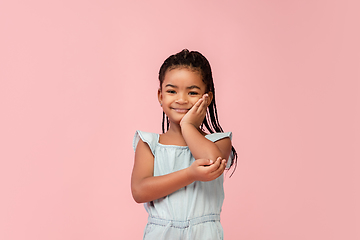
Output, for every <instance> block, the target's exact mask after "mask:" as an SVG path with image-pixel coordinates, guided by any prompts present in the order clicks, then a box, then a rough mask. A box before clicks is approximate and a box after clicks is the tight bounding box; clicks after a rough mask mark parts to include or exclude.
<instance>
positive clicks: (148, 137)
mask: <svg viewBox="0 0 360 240" xmlns="http://www.w3.org/2000/svg"><path fill="white" fill-rule="evenodd" d="M140 140H141V142H144V143H145V144H147V145H148V146H149V148H150V150H151V152H152V153H153V154H154V153H155V146H156V144H157V143H158V141H159V134H157V133H151V132H144V131H140V130H136V132H135V134H134V138H133V149H134V151H136V148H137V146H138V144H139V141H140Z"/></svg>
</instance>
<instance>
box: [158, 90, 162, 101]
mask: <svg viewBox="0 0 360 240" xmlns="http://www.w3.org/2000/svg"><path fill="white" fill-rule="evenodd" d="M158 101H159V103H160V105H162V92H161V89H160V88H159V89H158Z"/></svg>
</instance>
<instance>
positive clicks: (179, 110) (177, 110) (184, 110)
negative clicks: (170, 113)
mask: <svg viewBox="0 0 360 240" xmlns="http://www.w3.org/2000/svg"><path fill="white" fill-rule="evenodd" d="M174 110H175V111H176V112H180V113H184V112H187V111H188V109H179V108H174Z"/></svg>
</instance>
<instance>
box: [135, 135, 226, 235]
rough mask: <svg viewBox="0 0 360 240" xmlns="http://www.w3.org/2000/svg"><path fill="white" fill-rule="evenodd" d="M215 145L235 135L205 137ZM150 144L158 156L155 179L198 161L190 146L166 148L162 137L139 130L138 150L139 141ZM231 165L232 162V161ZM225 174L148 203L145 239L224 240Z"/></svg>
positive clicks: (136, 136) (170, 146)
mask: <svg viewBox="0 0 360 240" xmlns="http://www.w3.org/2000/svg"><path fill="white" fill-rule="evenodd" d="M205 137H206V138H207V139H209V140H211V141H212V142H216V141H218V140H220V139H222V138H226V137H229V138H230V139H231V137H232V134H231V132H227V133H213V134H209V135H206V136H205ZM140 138H141V140H142V141H143V142H145V143H147V144H148V145H149V147H150V149H151V152H152V154H153V155H154V176H160V175H165V174H168V173H171V172H175V171H178V170H181V169H184V168H187V167H189V166H190V165H191V164H192V163H193V161H194V160H195V159H194V157H193V156H192V154H191V152H190V149H189V147H188V146H175V145H163V144H161V143H159V134H155V133H148V132H142V131H136V133H135V136H134V141H133V148H134V151H135V149H136V146H137V144H138V142H139V140H140ZM228 163H230V161H228ZM223 181H224V178H223V175H221V176H220V177H218V178H217V179H215V180H213V181H210V182H200V181H196V182H193V183H191V184H190V185H188V186H185V187H183V188H181V189H179V190H177V191H176V192H174V193H172V194H169V195H168V196H166V197H163V198H160V199H157V200H154V201H151V202H147V203H145V204H144V205H145V209H146V211H147V212H148V214H149V218H148V223H147V225H146V228H145V230H144V238H143V239H145V240H182V239H187V240H219V239H223V238H224V237H223V228H222V226H221V224H220V212H221V207H222V204H223V201H224V188H223Z"/></svg>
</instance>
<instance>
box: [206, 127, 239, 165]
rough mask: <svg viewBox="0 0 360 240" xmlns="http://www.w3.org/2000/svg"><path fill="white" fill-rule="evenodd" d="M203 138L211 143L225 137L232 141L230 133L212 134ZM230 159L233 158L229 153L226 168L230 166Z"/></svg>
mask: <svg viewBox="0 0 360 240" xmlns="http://www.w3.org/2000/svg"><path fill="white" fill-rule="evenodd" d="M205 137H206V138H207V139H209V140H210V141H212V142H216V141H219V140H220V139H223V138H227V137H228V138H230V140H231V139H232V132H226V133H222V132H219V133H212V134H208V135H206V136H205ZM232 158H233V155H232V153H230V156H229V159H228V162H227V164H226V168H230V164H231V161H232Z"/></svg>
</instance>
